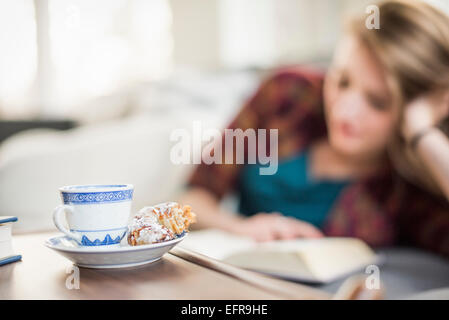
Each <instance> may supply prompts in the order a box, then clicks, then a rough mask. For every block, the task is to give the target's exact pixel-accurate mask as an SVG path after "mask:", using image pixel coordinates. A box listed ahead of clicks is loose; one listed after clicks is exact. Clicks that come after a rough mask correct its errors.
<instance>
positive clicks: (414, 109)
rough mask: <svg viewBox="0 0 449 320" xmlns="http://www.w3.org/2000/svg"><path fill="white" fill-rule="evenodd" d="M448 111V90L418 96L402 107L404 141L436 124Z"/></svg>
mask: <svg viewBox="0 0 449 320" xmlns="http://www.w3.org/2000/svg"><path fill="white" fill-rule="evenodd" d="M448 113H449V91H443V90H439V91H435V92H432V93H430V94H427V95H424V96H420V97H418V98H416V99H414V100H413V101H412V102H410V103H409V104H408V105H407V106H406V107H405V109H404V123H403V128H402V133H403V135H404V138H405V139H406V141H409V142H410V140H411V139H412V138H413V137H414V136H415V135H417V134H420V133H422V132H424V131H425V130H428V129H429V128H431V127H434V126H435V125H436V124H438V123H439V122H440V121H441V120H442V119H443V118H445V117H447V116H448Z"/></svg>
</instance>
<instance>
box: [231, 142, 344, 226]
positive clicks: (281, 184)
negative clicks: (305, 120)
mask: <svg viewBox="0 0 449 320" xmlns="http://www.w3.org/2000/svg"><path fill="white" fill-rule="evenodd" d="M308 155H309V152H308V151H305V152H301V153H299V154H297V155H295V156H293V157H291V158H289V159H286V160H284V161H282V162H280V163H279V165H278V171H277V172H276V174H274V175H260V174H259V168H260V167H262V165H259V164H247V165H245V166H244V167H243V169H242V173H241V175H240V182H239V183H240V188H239V191H240V212H241V213H242V214H244V215H247V216H250V215H253V214H256V213H258V212H274V211H278V212H280V213H282V214H283V215H285V216H290V217H295V218H298V219H300V220H303V221H307V222H309V223H311V224H313V225H315V226H317V227H321V226H322V225H323V223H324V221H325V219H326V216H327V214H328V212H329V211H330V209H331V207H332V205H333V203H334V201H335V200H336V198H337V197H338V195H339V194H340V192H341V190H342V189H343V188H344V187H345V186H346V185H348V184H349V181H334V180H319V181H318V180H313V179H311V178H310V177H309V175H308V172H309V169H308V167H309V163H308V161H309V157H308Z"/></svg>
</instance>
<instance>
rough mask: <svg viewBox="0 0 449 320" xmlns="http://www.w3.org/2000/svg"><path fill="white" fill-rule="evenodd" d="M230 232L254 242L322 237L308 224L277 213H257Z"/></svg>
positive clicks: (318, 231)
mask: <svg viewBox="0 0 449 320" xmlns="http://www.w3.org/2000/svg"><path fill="white" fill-rule="evenodd" d="M230 231H232V232H234V233H236V234H239V235H244V236H249V237H251V238H253V239H255V240H256V241H270V240H278V239H295V238H320V237H323V233H322V232H321V231H320V230H318V229H317V228H316V227H314V226H313V225H311V224H310V223H307V222H304V221H301V220H298V219H295V218H290V217H285V216H283V215H282V214H280V213H277V212H274V213H258V214H256V215H254V216H251V217H249V218H245V219H242V220H241V221H240V222H239V223H238V224H235V225H234V226H233V228H232V229H231V230H230Z"/></svg>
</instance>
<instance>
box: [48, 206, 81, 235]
mask: <svg viewBox="0 0 449 320" xmlns="http://www.w3.org/2000/svg"><path fill="white" fill-rule="evenodd" d="M66 211H69V212H71V213H73V208H72V207H71V206H68V205H65V204H63V205H59V206H57V207H56V208H55V210H54V211H53V222H54V224H55V226H56V228H58V229H59V231H61V232H62V233H65V234H66V235H67V236H68V237H70V238H72V239H74V240H76V241H78V242H79V243H81V235H79V234H77V233H74V232H71V231H70V230H68V229H67V228H66V227H64V225H63V223H62V215H63V213H65V212H66Z"/></svg>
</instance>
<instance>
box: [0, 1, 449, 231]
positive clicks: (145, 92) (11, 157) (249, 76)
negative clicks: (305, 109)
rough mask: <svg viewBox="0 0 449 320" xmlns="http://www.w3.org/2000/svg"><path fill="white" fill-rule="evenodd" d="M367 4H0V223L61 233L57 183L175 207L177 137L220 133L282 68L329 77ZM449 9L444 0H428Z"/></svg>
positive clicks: (182, 170) (181, 175) (183, 170)
mask: <svg viewBox="0 0 449 320" xmlns="http://www.w3.org/2000/svg"><path fill="white" fill-rule="evenodd" d="M375 2H376V1H374V0H371V1H367V0H314V1H311V0H243V1H242V0H95V1H92V0H34V1H33V0H0V215H16V216H18V217H19V223H18V224H17V226H16V231H19V232H20V231H31V230H44V229H50V228H53V225H52V221H51V213H52V209H53V208H54V207H55V206H56V205H58V204H59V202H60V199H59V194H58V191H57V188H58V187H60V186H62V185H70V184H86V183H132V184H134V186H135V195H134V197H135V199H134V209H135V210H136V209H138V208H140V207H143V206H144V205H149V204H153V203H156V202H160V201H167V200H170V199H173V197H175V195H176V194H177V192H179V191H180V190H181V189H182V187H183V185H184V182H185V179H186V177H187V176H188V174H189V172H190V170H191V169H192V167H191V166H176V165H173V164H171V163H170V160H169V152H170V147H171V146H172V142H170V140H169V135H170V132H172V130H173V129H175V128H187V129H189V128H191V126H192V122H193V121H202V122H203V124H204V126H205V127H217V128H223V127H224V126H225V125H226V124H227V122H228V121H229V120H230V119H231V118H232V117H233V115H234V114H235V113H236V112H237V111H238V109H239V108H240V107H241V105H242V103H243V102H244V101H245V100H246V99H247V98H248V97H249V96H250V95H251V93H252V92H253V90H254V89H255V88H256V87H257V85H258V83H259V81H260V79H261V78H263V76H264V75H265V74H266V73H267V72H269V71H271V70H273V69H274V68H277V67H280V66H286V65H294V64H303V65H309V66H311V67H314V68H320V69H321V70H323V71H324V70H325V69H326V66H327V65H328V64H329V62H330V59H331V56H332V52H333V49H334V47H335V44H336V42H337V40H338V38H339V35H340V32H341V28H342V23H343V22H344V20H345V17H347V16H349V15H352V14H366V13H365V9H366V7H367V5H369V4H373V3H375ZM429 2H431V3H433V4H435V5H436V6H439V7H441V8H443V9H445V10H448V11H449V1H447V0H433V1H429Z"/></svg>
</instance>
